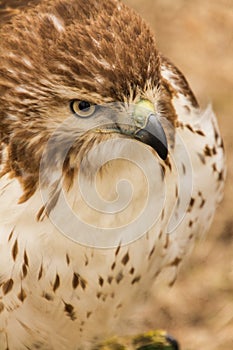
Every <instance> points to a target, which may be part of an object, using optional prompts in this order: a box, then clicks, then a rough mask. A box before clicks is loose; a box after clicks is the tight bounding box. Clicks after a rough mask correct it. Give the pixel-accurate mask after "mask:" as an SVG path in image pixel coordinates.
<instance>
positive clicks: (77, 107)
mask: <svg viewBox="0 0 233 350" xmlns="http://www.w3.org/2000/svg"><path fill="white" fill-rule="evenodd" d="M70 109H71V112H72V113H73V114H74V115H75V116H77V117H80V118H89V117H91V116H92V115H93V114H94V113H95V110H96V105H94V104H91V103H90V102H88V101H83V100H72V101H71V102H70Z"/></svg>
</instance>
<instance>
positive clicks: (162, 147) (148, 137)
mask: <svg viewBox="0 0 233 350" xmlns="http://www.w3.org/2000/svg"><path fill="white" fill-rule="evenodd" d="M135 138H136V139H138V140H140V141H142V142H144V143H146V144H147V145H150V146H151V147H152V148H153V149H154V150H155V151H156V152H157V153H158V155H159V157H160V158H162V159H163V160H166V158H167V155H168V145H167V138H166V135H165V132H164V130H163V127H162V125H161V123H160V121H159V118H158V117H157V116H156V115H155V114H153V113H151V114H149V116H148V117H147V122H146V125H145V126H144V127H143V128H142V129H140V130H139V131H137V132H136V133H135Z"/></svg>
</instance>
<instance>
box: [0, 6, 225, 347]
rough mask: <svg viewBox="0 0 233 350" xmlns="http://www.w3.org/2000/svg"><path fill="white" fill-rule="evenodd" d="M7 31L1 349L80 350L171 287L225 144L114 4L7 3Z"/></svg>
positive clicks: (211, 208) (146, 35)
mask: <svg viewBox="0 0 233 350" xmlns="http://www.w3.org/2000/svg"><path fill="white" fill-rule="evenodd" d="M0 25H1V28H0V37H1V40H0V135H1V158H0V159H1V178H0V210H1V212H0V349H1V350H3V349H4V350H7V349H8V350H26V349H30V350H35V349H41V350H42V349H43V350H45V349H46V350H48V349H49V350H51V349H56V350H77V349H84V348H85V349H86V348H87V347H88V344H89V345H90V344H95V342H96V341H97V340H101V339H104V338H106V337H108V336H110V335H112V334H121V333H123V330H124V331H125V329H126V326H127V324H128V321H129V320H130V318H131V316H133V313H134V311H135V309H136V307H137V306H138V305H140V304H141V303H142V302H143V301H144V300H145V298H147V297H148V296H149V295H150V290H151V287H152V284H153V282H156V281H157V280H158V277H159V276H161V277H162V278H164V279H165V280H166V281H167V283H168V284H169V285H172V284H173V283H174V281H175V279H176V274H177V269H178V267H179V265H180V263H181V261H182V259H183V258H184V256H185V254H186V253H187V252H188V251H189V248H190V247H191V246H192V243H193V241H194V240H195V238H196V237H198V236H199V235H202V234H204V233H205V232H206V231H207V230H208V228H209V226H210V224H211V221H212V218H213V215H214V212H215V209H216V206H217V203H218V202H219V201H220V199H221V196H222V188H223V180H224V155H223V143H222V139H221V137H220V134H219V130H218V125H217V121H216V118H215V115H214V113H213V111H212V110H211V108H210V107H209V108H207V110H206V111H204V112H202V111H201V110H200V109H199V107H198V103H197V101H196V98H195V97H194V95H193V93H192V91H191V90H190V88H189V85H188V83H187V81H186V79H185V78H184V76H183V75H182V74H181V72H180V71H179V70H178V69H177V68H176V67H175V66H174V65H173V64H172V63H171V62H170V61H169V60H167V59H166V58H165V57H164V56H163V55H162V54H161V53H159V51H158V48H157V46H156V42H155V39H154V36H153V34H152V32H151V30H150V29H149V27H148V26H147V25H146V23H145V22H144V21H143V20H142V19H141V18H140V17H139V16H138V15H137V14H136V13H135V12H133V11H132V10H131V9H129V8H128V7H127V6H125V5H124V4H122V3H121V2H120V1H118V0H109V1H103V0H98V1H97V0H87V1H86V0H85V1H84V0H69V1H68V0H41V1H39V0H38V1H36V0H35V1H21V2H18V1H13V0H12V1H11V0H10V1H0Z"/></svg>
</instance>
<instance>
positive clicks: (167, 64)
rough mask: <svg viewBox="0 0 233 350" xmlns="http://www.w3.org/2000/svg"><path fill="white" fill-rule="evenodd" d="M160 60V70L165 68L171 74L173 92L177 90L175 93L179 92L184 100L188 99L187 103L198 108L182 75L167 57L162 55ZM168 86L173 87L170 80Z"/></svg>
mask: <svg viewBox="0 0 233 350" xmlns="http://www.w3.org/2000/svg"><path fill="white" fill-rule="evenodd" d="M160 59H161V66H162V69H163V68H165V69H167V70H168V71H169V72H171V73H173V74H172V77H173V79H172V80H173V81H174V83H175V90H177V92H180V93H181V94H183V95H184V96H185V97H186V98H188V100H189V102H190V103H191V104H192V106H193V107H195V108H198V107H199V105H198V102H197V100H196V97H195V95H194V93H193V91H192V90H191V88H190V86H189V83H188V82H187V80H186V78H185V76H184V75H183V73H182V72H181V71H180V70H179V69H178V68H177V67H176V66H175V65H174V64H173V63H172V62H171V61H170V60H169V59H168V58H167V57H165V56H163V55H162V54H160ZM169 84H171V85H173V84H172V82H171V81H170V80H169Z"/></svg>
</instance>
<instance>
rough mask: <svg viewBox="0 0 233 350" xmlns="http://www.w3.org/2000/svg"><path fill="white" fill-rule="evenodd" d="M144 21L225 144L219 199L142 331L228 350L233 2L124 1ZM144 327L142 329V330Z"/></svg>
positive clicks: (232, 253) (231, 345)
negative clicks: (210, 111) (213, 117)
mask: <svg viewBox="0 0 233 350" xmlns="http://www.w3.org/2000/svg"><path fill="white" fill-rule="evenodd" d="M124 2H125V3H126V4H127V5H129V6H131V7H133V8H134V9H135V10H136V11H137V12H138V13H140V14H141V15H142V17H144V19H145V20H146V21H147V22H148V23H149V24H150V26H151V28H152V29H153V31H154V33H155V36H156V38H157V44H158V47H159V50H160V51H162V52H163V54H165V55H166V56H167V57H169V58H170V59H171V60H172V62H173V63H175V64H176V65H177V66H178V68H180V69H181V71H182V72H183V73H184V75H185V76H186V78H187V79H188V81H189V83H190V85H191V87H192V89H193V91H194V93H195V94H196V97H197V98H198V100H199V103H200V104H201V107H203V108H205V107H206V106H207V104H208V103H212V105H213V108H214V111H215V112H216V114H217V116H218V120H219V125H220V129H221V132H222V136H223V139H224V143H225V149H226V154H227V163H228V175H227V182H226V187H225V197H224V200H223V202H222V203H221V205H220V206H219V208H218V210H217V213H216V217H215V220H214V223H213V225H212V228H211V230H210V232H209V233H208V235H207V236H206V238H205V239H204V240H203V241H201V242H198V244H197V245H196V247H195V249H194V251H193V252H192V255H191V256H190V257H189V258H188V259H187V260H186V262H185V264H184V266H183V267H182V269H181V271H180V273H179V277H178V280H177V282H176V284H175V285H174V286H173V288H171V289H168V288H165V287H164V288H161V289H160V290H159V291H158V290H156V291H155V300H154V303H153V305H152V307H151V305H150V307H148V310H147V313H146V315H145V319H146V321H145V322H146V323H147V325H146V326H147V327H150V328H151V327H152V328H165V329H166V330H168V331H169V332H170V333H171V334H172V335H174V336H175V337H176V338H177V339H178V340H179V341H180V343H181V346H182V349H183V350H200V349H203V350H219V349H224V350H232V349H233V0H195V1H191V0H124ZM146 326H145V328H147V327H146Z"/></svg>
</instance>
